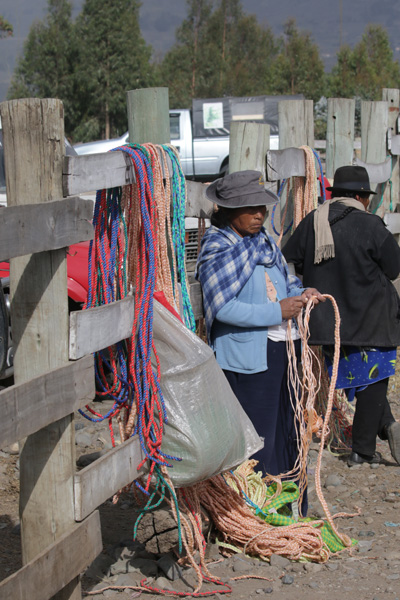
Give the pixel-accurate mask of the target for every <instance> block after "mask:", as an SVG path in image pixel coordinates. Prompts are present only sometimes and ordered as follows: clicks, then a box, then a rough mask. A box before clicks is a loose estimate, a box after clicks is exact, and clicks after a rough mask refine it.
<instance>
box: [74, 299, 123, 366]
mask: <svg viewBox="0 0 400 600" xmlns="http://www.w3.org/2000/svg"><path fill="white" fill-rule="evenodd" d="M133 319H134V297H133V296H127V297H126V298H124V299H123V300H117V301H116V302H112V303H111V304H105V305H103V306H97V307H95V308H89V309H87V310H79V311H75V312H71V314H70V333H69V357H70V360H77V359H78V358H81V357H82V356H85V355H86V354H92V353H93V352H97V351H98V350H102V349H103V348H108V346H111V345H112V344H116V343H117V342H119V341H120V340H125V339H126V338H129V337H130V336H131V335H132V327H133Z"/></svg>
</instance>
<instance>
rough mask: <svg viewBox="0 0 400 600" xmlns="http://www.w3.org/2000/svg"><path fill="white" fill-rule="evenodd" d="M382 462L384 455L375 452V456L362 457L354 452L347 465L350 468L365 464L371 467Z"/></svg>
mask: <svg viewBox="0 0 400 600" xmlns="http://www.w3.org/2000/svg"><path fill="white" fill-rule="evenodd" d="M381 460H382V455H381V454H380V453H379V452H375V454H374V455H373V456H361V455H360V454H357V452H352V453H351V454H350V456H349V457H348V459H347V464H348V465H349V467H354V466H355V465H362V464H363V463H367V464H369V465H376V464H379V463H380V462H381Z"/></svg>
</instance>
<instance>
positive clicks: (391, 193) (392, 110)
mask: <svg viewBox="0 0 400 600" xmlns="http://www.w3.org/2000/svg"><path fill="white" fill-rule="evenodd" d="M382 100H383V101H384V102H387V103H388V127H390V128H391V129H392V134H393V135H397V133H398V131H397V120H398V118H399V112H400V90H396V89H387V88H384V89H383V90H382ZM399 201H400V167H399V157H398V156H392V176H391V185H388V186H386V189H385V195H384V203H385V207H386V211H390V212H394V211H395V209H396V207H397V205H398V204H399Z"/></svg>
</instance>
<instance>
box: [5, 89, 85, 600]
mask: <svg viewBox="0 0 400 600" xmlns="http://www.w3.org/2000/svg"><path fill="white" fill-rule="evenodd" d="M0 113H1V119H2V125H3V139H4V149H5V170H6V184H7V203H8V205H9V206H17V205H26V204H38V203H40V202H49V201H52V200H54V199H56V198H61V197H62V195H63V193H62V165H63V157H64V153H65V145H64V111H63V105H62V102H61V101H60V100H55V99H48V98H47V99H39V98H25V99H21V100H11V101H9V102H3V103H2V104H1V105H0ZM10 288H11V321H12V333H13V343H14V348H15V354H14V378H15V382H16V384H20V383H24V382H26V381H29V380H30V379H32V378H33V377H36V376H38V375H41V374H43V373H46V372H47V371H49V370H50V369H55V368H57V367H61V366H64V365H65V364H66V363H67V362H68V295H67V261H66V254H65V250H64V249H61V250H52V251H50V252H40V253H38V254H33V255H27V256H23V257H17V258H13V259H12V260H11V268H10ZM74 434H75V432H74V420H73V415H72V414H71V415H69V416H68V417H64V418H62V419H59V420H58V421H56V422H55V423H52V424H51V425H48V426H47V427H45V428H43V429H40V430H39V431H38V432H36V433H34V434H33V435H30V436H29V437H28V438H27V439H26V440H25V441H24V442H23V443H21V444H20V520H21V541H22V561H23V564H27V563H28V562H30V561H31V560H32V559H34V558H35V557H36V556H37V555H38V554H40V553H41V552H43V550H45V549H46V548H47V547H48V546H49V545H50V544H51V543H53V542H54V541H55V540H57V539H58V538H59V537H61V536H62V535H63V534H64V533H66V532H67V531H69V530H70V529H71V526H72V524H73V523H74V503H73V474H74V471H75V455H74V449H75V445H74ZM43 498H46V502H44V501H43ZM39 589H40V588H39ZM67 598H68V600H81V588H80V582H79V578H76V580H75V581H74V582H71V583H70V584H69V586H68V589H66V590H63V591H61V592H60V593H59V595H57V600H61V599H62V600H66V599H67Z"/></svg>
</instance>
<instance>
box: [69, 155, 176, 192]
mask: <svg viewBox="0 0 400 600" xmlns="http://www.w3.org/2000/svg"><path fill="white" fill-rule="evenodd" d="M167 166H168V174H169V176H170V177H171V175H172V163H171V159H170V157H169V156H167ZM135 181H136V178H135V170H134V168H133V165H132V163H131V161H130V158H129V157H128V155H127V154H126V153H125V152H122V151H120V150H115V151H114V150H113V151H112V152H102V153H100V154H86V155H85V156H65V157H64V166H63V195H64V196H70V195H73V194H84V193H89V192H95V191H97V190H103V189H108V188H113V187H119V186H122V185H127V184H130V183H135Z"/></svg>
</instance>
